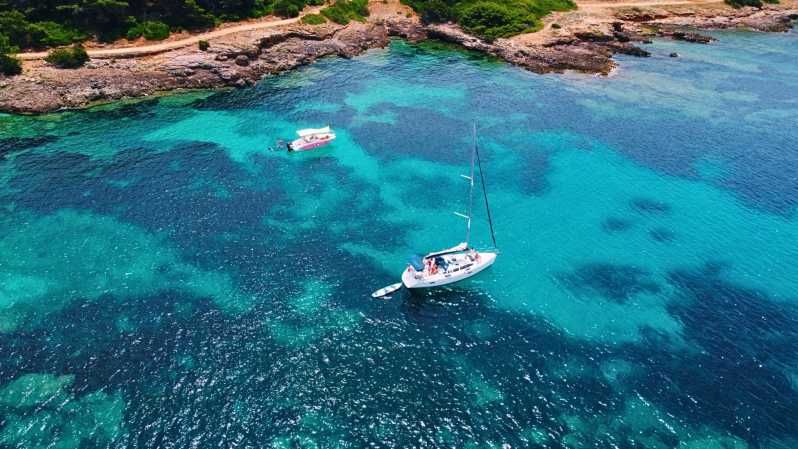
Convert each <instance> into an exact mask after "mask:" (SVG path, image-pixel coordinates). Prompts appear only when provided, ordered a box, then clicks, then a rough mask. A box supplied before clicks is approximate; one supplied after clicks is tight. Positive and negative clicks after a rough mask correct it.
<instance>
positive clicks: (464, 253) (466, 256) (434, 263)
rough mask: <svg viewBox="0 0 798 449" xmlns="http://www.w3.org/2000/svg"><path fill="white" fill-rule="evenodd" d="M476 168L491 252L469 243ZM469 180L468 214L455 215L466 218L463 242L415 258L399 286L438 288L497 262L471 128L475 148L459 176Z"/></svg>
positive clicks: (486, 199)
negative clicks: (468, 167) (466, 170)
mask: <svg viewBox="0 0 798 449" xmlns="http://www.w3.org/2000/svg"><path fill="white" fill-rule="evenodd" d="M475 162H476V164H478V165H479V177H480V180H481V183H482V192H483V194H484V195H483V196H484V198H485V210H486V211H487V216H488V223H489V224H490V235H491V239H492V240H493V247H494V250H493V251H477V250H476V249H474V248H471V247H470V246H469V244H468V241H469V238H470V237H471V216H472V210H473V204H474V163H475ZM461 176H462V177H463V178H465V179H466V180H468V182H469V184H470V187H469V193H468V214H461V213H458V212H455V214H456V215H458V216H460V217H462V218H465V219H466V239H465V242H462V243H460V244H458V245H457V246H454V247H452V248H448V249H444V250H441V251H436V252H432V253H429V254H427V255H426V256H423V257H421V256H416V257H414V258H413V259H412V260H411V261H410V264H409V265H408V267H407V269H406V270H405V271H404V273H402V284H404V286H405V287H407V288H409V289H414V288H430V287H439V286H441V285H447V284H452V283H455V282H458V281H462V280H464V279H468V278H470V277H472V276H474V275H476V274H477V273H479V272H481V271H482V270H484V269H486V268H488V267H490V266H491V265H493V263H494V262H495V261H496V256H497V255H498V252H497V251H496V250H495V248H496V237H495V235H494V232H493V220H492V218H491V215H490V206H489V205H488V195H487V193H486V192H485V177H484V175H483V174H482V164H481V162H480V158H479V149H478V147H477V136H476V126H474V149H473V151H472V153H471V173H470V175H469V176H466V175H461Z"/></svg>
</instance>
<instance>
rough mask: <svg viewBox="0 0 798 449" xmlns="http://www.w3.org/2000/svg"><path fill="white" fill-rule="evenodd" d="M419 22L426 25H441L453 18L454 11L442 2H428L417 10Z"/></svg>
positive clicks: (439, 0)
mask: <svg viewBox="0 0 798 449" xmlns="http://www.w3.org/2000/svg"><path fill="white" fill-rule="evenodd" d="M419 13H420V15H421V20H423V21H424V22H426V23H443V22H448V21H450V20H452V19H453V18H454V11H452V8H451V7H450V6H449V5H447V4H446V3H445V2H444V1H443V0H430V1H428V2H426V3H424V4H423V5H422V6H421V7H420V8H419Z"/></svg>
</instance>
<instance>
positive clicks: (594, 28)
mask: <svg viewBox="0 0 798 449" xmlns="http://www.w3.org/2000/svg"><path fill="white" fill-rule="evenodd" d="M790 1H792V2H794V1H795V0H790ZM795 19H798V7H796V5H795V3H790V4H787V5H785V4H782V5H779V6H767V7H764V8H761V9H754V8H741V9H731V8H727V7H723V8H709V9H703V8H702V9H698V8H694V7H687V8H682V7H678V8H675V9H674V8H670V9H663V8H615V9H612V10H611V11H602V12H601V13H594V14H592V15H591V18H590V20H584V17H580V15H579V14H575V13H557V14H555V15H553V17H550V18H548V20H547V23H546V27H545V29H544V30H543V31H541V32H539V33H533V34H529V35H522V36H516V37H514V38H510V39H499V40H497V41H495V42H486V41H483V40H481V39H478V38H475V37H473V36H471V35H469V34H467V33H465V32H463V31H462V30H461V29H460V28H459V27H457V26H456V25H452V24H437V25H425V24H422V23H421V22H420V21H419V20H418V18H417V17H415V16H414V15H411V14H407V13H406V12H405V11H401V10H400V11H392V12H391V11H389V12H388V13H382V14H373V15H372V17H371V18H370V19H369V21H368V22H366V23H358V22H354V23H351V24H349V25H347V26H340V25H334V24H327V25H323V26H304V25H292V26H287V27H285V28H281V29H274V30H270V31H268V32H260V33H255V32H253V33H243V34H242V35H238V36H236V37H235V39H228V40H224V41H221V42H212V43H211V46H210V48H209V49H208V50H207V51H200V50H199V49H198V48H196V47H191V48H188V47H187V48H182V49H178V50H172V51H169V52H165V53H162V54H157V55H151V56H147V57H135V58H127V59H122V58H117V59H93V60H92V61H91V62H90V63H88V64H87V65H86V66H85V67H82V68H79V69H75V70H59V69H55V68H53V67H50V66H48V65H47V64H46V63H44V62H43V61H30V62H27V63H26V64H27V66H26V70H25V73H23V74H22V75H19V76H16V77H13V78H2V77H0V111H3V112H11V113H24V114H36V113H45V112H52V111H57V110H62V109H72V108H81V107H85V106H88V105H92V104H96V103H101V102H108V101H114V100H119V99H124V98H135V97H145V96H149V95H154V94H157V93H159V92H164V91H173V90H179V89H212V88H222V87H246V86H249V85H252V84H254V83H256V82H257V81H258V80H260V79H261V78H263V77H264V76H268V75H270V74H276V73H280V72H283V71H286V70H290V69H293V68H296V67H298V66H302V65H306V64H310V63H312V62H314V61H316V60H317V59H319V58H322V57H326V56H338V57H344V58H351V57H354V56H356V55H359V54H361V53H363V52H364V51H366V50H368V49H371V48H379V47H385V46H386V45H388V43H389V42H390V39H391V38H392V37H397V38H403V39H408V40H410V41H421V40H425V39H439V40H443V41H447V42H452V43H455V44H458V45H461V46H463V47H465V48H467V49H471V50H475V51H480V52H484V53H487V54H490V55H493V56H496V57H498V58H501V59H503V60H506V61H507V62H509V63H512V64H516V65H518V66H521V67H524V68H526V69H528V70H531V71H534V72H537V73H546V72H562V71H565V70H576V71H580V72H586V73H596V74H608V73H610V71H611V70H612V69H613V67H614V66H615V63H614V61H613V55H615V54H619V53H622V54H630V55H634V56H641V57H645V56H648V55H649V54H648V52H647V51H646V50H644V49H642V48H640V47H639V46H638V45H639V44H640V43H643V42H648V41H650V40H651V39H653V38H655V37H658V38H670V39H678V40H685V41H690V42H696V43H700V44H706V43H709V42H710V41H711V39H710V38H708V37H707V36H704V35H702V34H699V33H696V32H694V31H685V30H687V29H719V28H746V29H752V30H757V31H768V32H779V31H786V30H787V29H789V27H790V26H791V23H792V22H793V21H794V20H795ZM672 56H676V55H672Z"/></svg>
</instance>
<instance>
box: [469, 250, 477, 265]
mask: <svg viewBox="0 0 798 449" xmlns="http://www.w3.org/2000/svg"><path fill="white" fill-rule="evenodd" d="M468 258H469V260H471V262H476V261H477V260H479V253H478V252H477V250H475V249H474V248H471V250H470V251H469V252H468Z"/></svg>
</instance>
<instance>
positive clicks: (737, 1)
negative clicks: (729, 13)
mask: <svg viewBox="0 0 798 449" xmlns="http://www.w3.org/2000/svg"><path fill="white" fill-rule="evenodd" d="M778 2H779V0H726V3H727V4H729V5H731V6H734V7H735V8H741V7H743V6H753V7H755V8H761V7H762V6H763V3H774V4H775V3H778Z"/></svg>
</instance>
